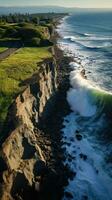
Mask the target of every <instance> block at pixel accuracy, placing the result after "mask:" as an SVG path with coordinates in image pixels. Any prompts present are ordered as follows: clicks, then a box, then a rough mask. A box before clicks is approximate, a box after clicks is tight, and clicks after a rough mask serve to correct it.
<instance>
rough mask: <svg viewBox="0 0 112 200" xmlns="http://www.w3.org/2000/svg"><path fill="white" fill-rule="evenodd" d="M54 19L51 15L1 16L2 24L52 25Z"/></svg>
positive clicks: (0, 21)
mask: <svg viewBox="0 0 112 200" xmlns="http://www.w3.org/2000/svg"><path fill="white" fill-rule="evenodd" d="M52 20H53V18H52V17H51V14H28V13H26V14H17V13H15V14H9V15H0V23H21V22H30V23H36V24H41V23H43V22H44V23H51V22H52Z"/></svg>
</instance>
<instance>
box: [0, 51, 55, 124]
mask: <svg viewBox="0 0 112 200" xmlns="http://www.w3.org/2000/svg"><path fill="white" fill-rule="evenodd" d="M50 56H51V54H50V52H49V51H48V47H42V48H36V47H34V48H31V47H29V48H28V47H25V48H21V49H20V50H18V51H17V52H16V53H15V54H14V55H11V56H10V57H8V58H7V59H5V60H3V61H1V62H0V121H3V120H4V119H5V117H6V114H7V109H8V106H9V105H10V103H11V101H12V99H13V97H14V96H15V94H17V93H18V92H19V91H20V90H21V89H22V88H21V86H20V83H21V82H22V81H23V80H25V79H27V78H28V77H29V76H31V75H32V74H33V73H34V72H35V71H36V70H38V65H39V63H40V62H41V61H42V60H43V59H44V58H46V57H50Z"/></svg>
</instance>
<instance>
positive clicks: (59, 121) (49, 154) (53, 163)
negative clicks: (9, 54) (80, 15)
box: [0, 36, 73, 200]
mask: <svg viewBox="0 0 112 200" xmlns="http://www.w3.org/2000/svg"><path fill="white" fill-rule="evenodd" d="M56 40H57V36H56V37H55V45H54V47H53V48H52V49H51V51H52V55H53V59H54V61H53V62H54V64H53V68H54V69H55V70H57V72H56V73H57V89H56V90H55V98H54V102H53V106H52V110H51V111H50V113H49V115H47V117H46V118H45V119H44V118H43V119H40V122H39V124H38V125H37V124H35V121H34V133H33V134H34V136H33V135H32V136H33V137H35V136H36V137H37V139H38V140H37V143H39V146H40V148H41V150H42V152H43V153H44V156H45V159H46V164H45V163H44V164H42V166H41V167H42V169H41V170H42V171H43V170H45V172H42V176H41V178H37V180H38V181H37V182H34V183H33V185H32V187H28V186H27V187H26V189H25V190H23V192H22V193H23V194H22V195H23V196H24V195H25V196H26V197H27V198H30V196H31V194H32V193H33V194H34V197H35V198H37V197H38V198H39V199H40V200H47V199H49V198H52V199H53V200H55V199H56V200H61V199H62V197H63V195H64V187H65V186H66V185H67V184H68V178H69V177H72V176H73V173H72V172H71V171H70V169H69V168H68V167H67V166H64V165H63V161H64V160H65V155H64V149H62V144H63V143H62V134H61V129H62V128H63V118H64V117H65V116H66V115H68V114H69V113H70V108H69V105H68V103H67V100H66V92H67V90H68V89H69V87H70V84H69V72H70V67H69V63H70V61H71V58H70V57H69V58H68V57H66V56H65V55H64V53H63V51H62V50H60V49H59V48H58V46H57V44H56ZM47 62H48V64H47ZM50 62H52V61H51V60H50V59H48V61H43V64H42V65H45V68H46V66H47V65H51V64H50ZM55 62H56V63H55ZM50 68H51V67H50ZM43 69H44V68H43ZM39 73H40V76H39V77H41V76H43V74H42V75H41V73H43V72H42V70H40V72H39ZM44 73H47V72H44ZM53 73H54V72H53ZM54 78H55V77H53V81H54V80H55V79H54ZM35 81H36V74H35V76H34V77H32V78H31V80H29V84H28V87H29V86H30V87H31V88H32V89H31V90H32V92H33V93H32V94H33V95H34V97H35V92H36V91H35V92H34V91H33V90H34V89H33V88H35V89H36V86H35ZM53 84H54V83H53ZM32 94H30V93H29V89H27V90H25V91H23V92H22V93H21V94H19V95H18V96H17V98H16V100H15V102H14V103H13V105H12V106H11V107H10V108H9V114H8V118H7V119H8V120H9V121H8V124H9V127H10V126H11V127H10V128H11V129H10V133H9V132H8V135H7V136H6V137H7V139H5V138H4V142H3V145H2V153H3V158H2V157H0V162H1V165H3V172H2V169H1V171H0V173H1V175H2V176H4V177H5V176H6V175H5V173H6V172H7V177H8V176H9V177H8V179H9V180H10V184H13V181H14V180H13V179H14V177H12V174H13V172H12V169H10V170H9V169H7V166H6V164H5V163H4V161H6V163H7V162H8V160H7V159H6V157H7V151H6V149H7V148H9V147H8V145H9V144H11V141H12V142H13V143H15V145H16V141H13V140H15V139H13V137H16V134H18V133H19V132H20V133H19V134H23V130H24V132H27V131H28V127H27V125H25V124H24V125H23V127H22V128H21V129H20V130H19V126H20V125H21V119H19V118H17V113H16V112H18V108H19V109H20V110H21V106H22V107H23V106H24V105H25V104H26V103H27V101H26V100H27V99H29V97H30V96H31V97H30V98H31V99H32V100H33V98H34V97H32ZM25 101H26V103H25ZM28 101H29V100H28ZM29 103H30V102H29ZM19 104H20V105H19ZM22 104H23V105H22ZM18 105H19V107H18ZM29 106H30V104H29ZM28 109H29V108H28ZM28 112H29V111H28ZM31 112H32V111H31ZM12 113H13V115H14V116H13V117H11V115H12ZM32 114H33V113H32ZM33 115H34V114H33ZM33 115H32V116H33ZM35 117H36V115H35ZM23 119H24V118H23ZM28 120H29V119H28ZM33 120H34V119H33ZM26 122H27V121H26ZM26 122H25V121H23V123H26ZM32 122H33V121H32ZM31 126H32V125H31ZM18 130H19V132H18ZM29 130H30V129H29ZM25 134H26V133H25ZM14 135H15V136H14ZM19 137H20V136H19ZM28 137H29V136H28ZM17 142H18V141H17ZM8 143H9V144H8ZM11 148H12V147H11ZM24 148H25V149H26V147H24ZM18 150H19V149H18ZM11 151H12V150H11ZM25 151H26V150H25ZM43 153H42V154H43ZM5 154H6V155H5ZM10 156H13V155H10ZM8 157H9V156H8ZM41 159H42V160H44V158H43V157H42V158H41ZM19 160H20V159H19ZM19 160H17V161H16V158H14V162H17V163H16V165H18V162H19ZM11 162H12V161H11ZM10 164H11V163H10ZM10 164H8V165H9V166H8V168H10ZM4 167H5V168H4ZM4 169H5V170H6V172H4ZM10 173H11V174H10ZM13 176H16V173H15V172H14V175H13ZM22 176H23V175H22ZM30 176H31V174H30ZM7 181H8V180H4V178H3V179H2V190H1V191H0V193H1V194H2V195H3V196H2V197H1V199H4V197H5V200H6V199H7V200H9V196H7V197H6V192H7V195H9V194H8V190H9V189H10V187H11V186H8V185H7ZM37 183H38V184H39V192H37V191H36V190H35V187H37V188H38V186H37ZM23 184H24V182H23ZM3 187H6V191H4V189H3ZM13 190H15V188H14V189H13ZM37 190H38V189H37ZM9 191H10V190H9ZM13 195H18V196H19V195H20V194H19V193H18V194H13ZM26 197H24V198H23V199H26ZM10 198H11V197H10Z"/></svg>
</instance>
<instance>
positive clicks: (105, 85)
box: [58, 12, 112, 200]
mask: <svg viewBox="0 0 112 200" xmlns="http://www.w3.org/2000/svg"><path fill="white" fill-rule="evenodd" d="M96 18H97V20H96ZM111 19H112V13H110V12H109V13H80V14H79V13H76V14H74V15H71V16H68V17H66V18H64V20H63V21H62V23H61V24H60V25H59V26H58V32H59V34H60V35H61V36H62V38H61V39H59V41H58V46H59V47H60V48H61V49H62V50H63V51H64V53H65V54H66V55H68V56H71V57H72V58H73V59H74V61H73V62H71V63H70V68H71V73H70V84H71V88H70V89H69V91H68V92H67V101H68V103H69V105H70V107H71V110H72V112H71V113H70V114H69V115H68V116H66V117H65V118H64V122H63V124H64V126H65V127H64V128H63V129H62V142H63V147H62V148H63V149H64V150H65V157H66V160H65V162H64V164H65V165H67V166H68V167H69V168H70V169H71V171H72V172H73V174H74V177H73V178H72V179H70V180H69V184H68V186H67V187H66V188H65V195H64V197H63V199H64V200H67V199H69V198H71V199H74V200H84V199H88V200H105V199H108V200H111V199H112V195H111V191H112V156H111V154H112V123H111V119H112V84H111V83H112V64H111V62H112V58H111V56H112V26H111ZM82 70H84V76H83V75H82V74H81V72H82Z"/></svg>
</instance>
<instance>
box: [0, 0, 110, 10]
mask: <svg viewBox="0 0 112 200" xmlns="http://www.w3.org/2000/svg"><path fill="white" fill-rule="evenodd" d="M33 5H37V6H38V5H40V6H44V5H56V6H64V7H86V8H88V7H89V8H112V0H0V6H33Z"/></svg>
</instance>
